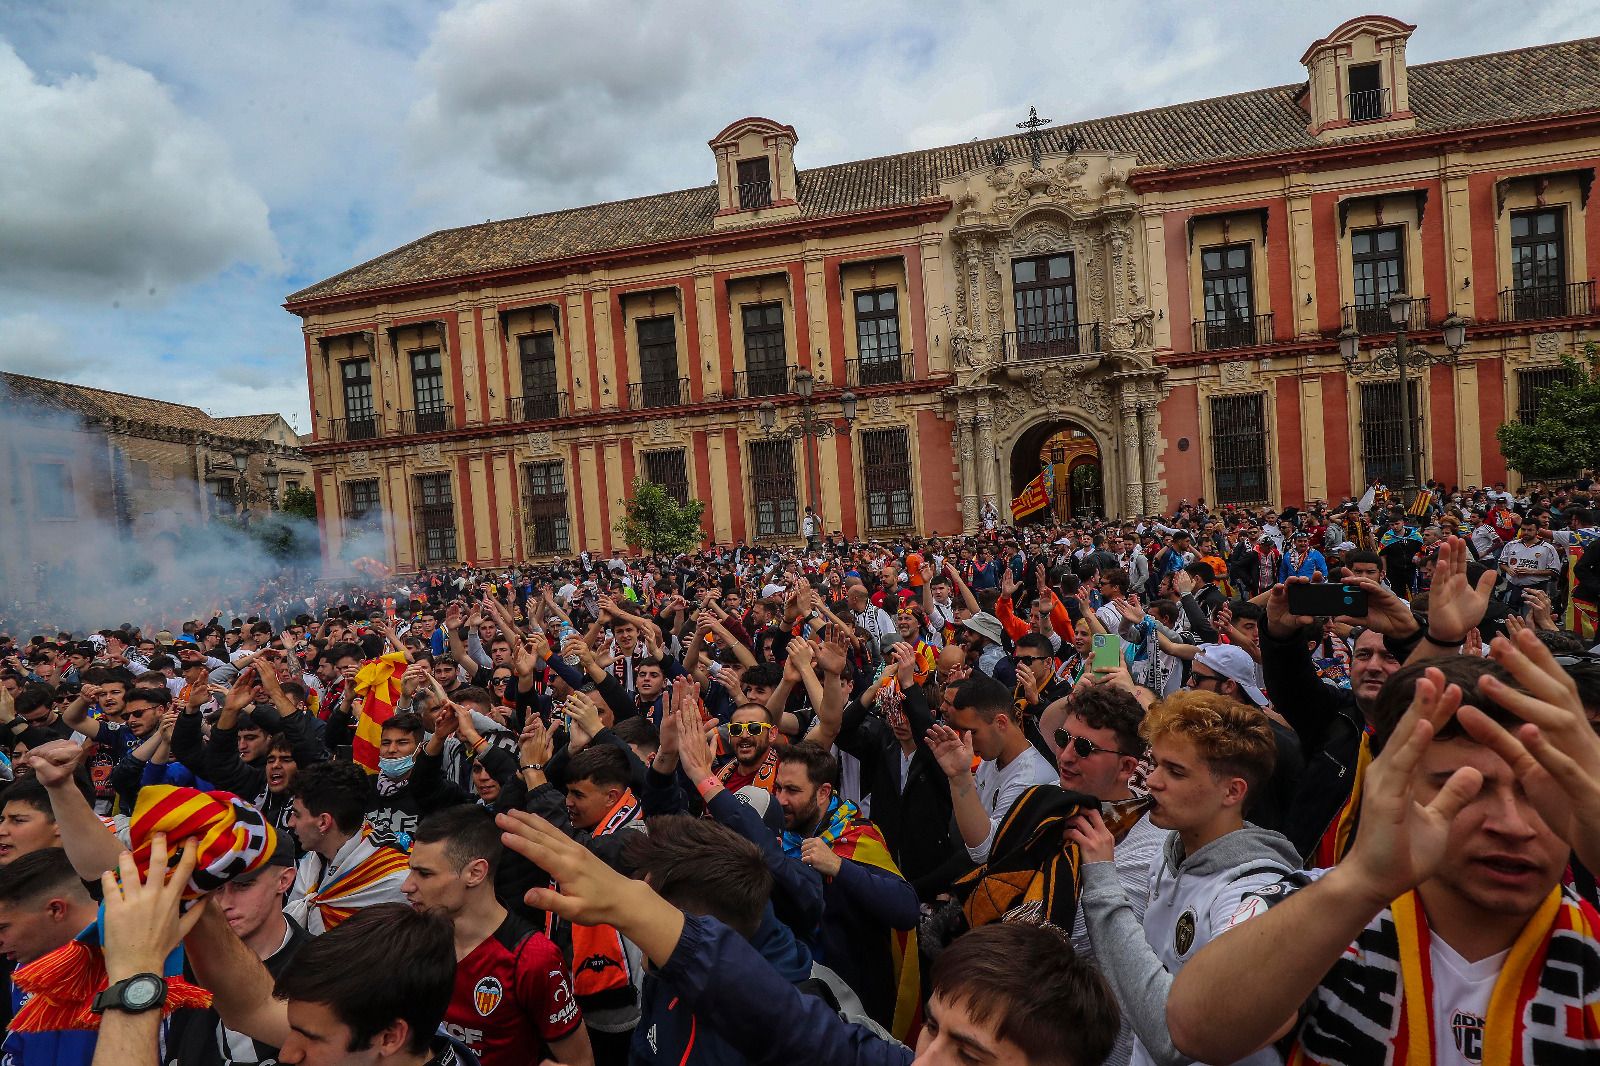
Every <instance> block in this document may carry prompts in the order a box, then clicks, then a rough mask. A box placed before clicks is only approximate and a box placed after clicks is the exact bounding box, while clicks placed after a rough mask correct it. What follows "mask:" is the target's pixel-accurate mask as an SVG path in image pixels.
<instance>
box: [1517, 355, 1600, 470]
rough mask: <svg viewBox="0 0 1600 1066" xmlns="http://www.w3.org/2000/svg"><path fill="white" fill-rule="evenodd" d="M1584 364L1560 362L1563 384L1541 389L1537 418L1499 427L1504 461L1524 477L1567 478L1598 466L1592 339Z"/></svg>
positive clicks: (1598, 362) (1597, 364)
mask: <svg viewBox="0 0 1600 1066" xmlns="http://www.w3.org/2000/svg"><path fill="white" fill-rule="evenodd" d="M1583 354H1584V358H1583V361H1582V362H1579V361H1578V360H1577V359H1573V358H1571V357H1570V356H1569V357H1567V358H1564V359H1562V361H1561V363H1562V366H1564V367H1565V368H1566V370H1567V373H1568V380H1567V381H1566V382H1564V383H1561V384H1557V385H1551V386H1550V387H1549V388H1545V389H1541V390H1540V391H1539V406H1538V415H1537V416H1536V417H1535V418H1534V420H1533V422H1531V423H1528V424H1523V423H1521V422H1507V423H1506V424H1505V425H1503V426H1501V427H1500V428H1499V429H1498V430H1496V431H1495V436H1496V437H1497V438H1498V439H1499V441H1500V452H1501V454H1502V455H1504V456H1505V457H1506V465H1507V466H1509V467H1511V469H1513V470H1515V471H1517V472H1518V473H1519V474H1521V475H1522V476H1523V477H1525V478H1530V479H1539V478H1557V477H1568V476H1570V475H1572V474H1575V473H1577V472H1578V471H1579V470H1581V469H1583V468H1585V467H1589V468H1593V467H1596V466H1600V355H1597V353H1596V349H1595V344H1594V342H1593V341H1591V342H1589V343H1588V344H1587V345H1585V346H1584V353H1583Z"/></svg>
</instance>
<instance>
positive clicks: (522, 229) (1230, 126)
mask: <svg viewBox="0 0 1600 1066" xmlns="http://www.w3.org/2000/svg"><path fill="white" fill-rule="evenodd" d="M1408 81H1409V86H1410V96H1411V110H1412V112H1413V113H1414V114H1415V116H1416V129H1415V131H1405V133H1404V134H1402V133H1389V134H1378V135H1376V136H1377V137H1380V138H1383V137H1396V136H1402V135H1409V134H1410V133H1412V132H1416V133H1437V132H1445V131H1449V130H1453V129H1462V128H1467V127H1472V126H1479V125H1484V124H1487V123H1500V122H1507V121H1516V120H1519V119H1531V118H1540V117H1546V116H1552V115H1560V114H1567V113H1572V112H1580V111H1590V110H1596V109H1600V37H1592V38H1588V39H1585V40H1579V41H1566V42H1562V43H1559V44H1550V45H1539V46H1536V47H1533V48H1524V49H1519V50H1517V51H1512V52H1501V53H1496V54H1493V55H1483V56H1472V57H1468V58H1465V59H1450V60H1445V61H1442V62H1438V63H1427V64H1422V65H1419V66H1413V67H1411V68H1410V70H1409V78H1408ZM1302 88H1303V86H1302V85H1300V84H1295V85H1279V86H1276V87H1274V88H1270V89H1257V90H1253V91H1251V92H1245V93H1236V94H1234V95H1232V96H1219V97H1215V98H1213V99H1210V100H1199V101H1194V102H1190V103H1183V104H1174V105H1171V106H1169V107H1160V108H1154V109H1152V110H1149V111H1137V112H1133V113H1131V114H1126V115H1118V116H1115V117H1112V118H1100V119H1088V120H1085V121H1082V122H1076V123H1071V124H1066V125H1062V126H1055V127H1050V128H1048V129H1046V130H1045V131H1044V132H1043V141H1044V150H1045V152H1047V153H1052V152H1061V151H1064V150H1065V149H1066V146H1067V142H1068V138H1069V136H1070V137H1075V138H1076V139H1077V144H1078V147H1079V148H1080V149H1083V150H1091V151H1093V150H1099V151H1117V152H1131V153H1133V154H1135V155H1136V156H1137V157H1138V161H1139V165H1140V166H1141V167H1146V166H1157V167H1159V166H1177V165H1183V164H1192V163H1201V162H1214V161H1221V160H1227V159H1243V158H1248V157H1251V156H1259V155H1270V154H1273V153H1277V152H1284V151H1293V150H1296V149H1303V148H1313V147H1316V146H1317V145H1318V143H1320V142H1318V141H1317V140H1316V138H1314V137H1312V136H1311V135H1310V134H1309V133H1308V132H1307V131H1306V124H1307V116H1306V112H1305V111H1304V110H1303V109H1302V108H1301V107H1300V106H1299V105H1298V104H1297V103H1295V97H1296V96H1297V94H1298V93H1299V92H1300V90H1301V89H1302ZM998 144H1004V145H1005V146H1006V147H1007V149H1008V150H1009V151H1010V152H1011V155H1012V157H1013V158H1021V157H1023V156H1025V155H1026V154H1027V143H1026V141H1025V140H1024V139H1023V138H1022V137H1020V136H1006V137H996V138H992V139H990V140H986V141H973V142H970V143H967V144H959V145H950V146H947V147H944V148H929V149H923V150H920V151H915V152H905V153H901V154H899V155H889V156H880V157H878V158H876V159H864V160H859V161H856V162H850V163H838V164H835V165H833V166H825V167H816V168H813V169H811V170H803V171H800V172H799V174H798V175H797V179H798V184H799V195H798V199H799V201H800V213H801V217H802V218H825V217H829V216H834V215H841V214H847V213H850V212H855V211H863V210H869V209H873V208H885V207H895V206H901V205H910V204H915V203H917V202H918V201H920V200H922V199H924V198H928V197H935V196H938V195H939V183H940V181H942V180H944V179H947V178H950V177H954V176H955V175H957V174H961V173H965V172H968V171H973V170H978V169H980V168H982V167H984V166H987V165H988V163H989V158H990V153H991V152H992V151H993V149H994V147H995V146H996V145H998ZM716 208H717V196H716V187H715V186H713V185H706V186H702V187H700V188H696V189H681V190H679V191H677V192H669V193H661V194H658V195H654V196H644V197H639V198H637V199H632V200H620V201H616V202H614V203H605V204H592V205H589V206H586V207H578V208H572V209H570V210H566V211H556V212H552V213H550V214H544V215H528V216H524V217H522V218H512V219H505V220H503V221H499V222H485V223H482V224H480V225H476V226H466V227H463V228H460V229H449V230H440V231H438V232H436V233H432V234H429V235H428V236H426V237H422V238H420V239H419V240H415V241H412V242H411V243H410V244H407V245H405V246H404V247H401V248H397V249H395V250H394V251H392V252H388V253H386V254H384V255H381V256H379V257H378V258H376V259H372V260H370V261H368V262H366V263H362V264H361V265H359V266H356V267H352V268H351V269H349V270H346V271H345V272H343V273H341V274H337V275H335V276H334V277H331V278H329V279H327V280H326V281H322V282H319V283H317V284H316V285H312V286H311V287H309V288H306V289H302V290H300V291H299V292H297V293H295V294H293V295H292V296H290V297H289V302H290V303H291V304H293V303H297V302H301V301H305V300H313V299H318V298H322V297H328V296H339V295H347V294H350V293H358V292H362V291H365V290H368V289H377V288H383V287H386V286H390V285H400V284H407V283H412V282H421V281H432V280H438V279H442V278H450V277H458V276H461V275H466V274H474V273H478V272H482V271H494V270H504V269H508V268H513V267H520V266H531V265H534V264H537V263H540V262H544V261H547V260H553V259H562V258H567V257H570V256H577V255H587V254H593V253H598V252H606V251H612V250H617V249H623V248H630V247H635V246H638V245H645V244H653V243H658V242H662V241H670V240H676V239H683V238H693V237H697V236H703V235H707V234H710V233H711V232H712V217H713V215H714V214H715V212H716Z"/></svg>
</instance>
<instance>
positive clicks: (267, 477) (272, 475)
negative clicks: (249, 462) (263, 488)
mask: <svg viewBox="0 0 1600 1066" xmlns="http://www.w3.org/2000/svg"><path fill="white" fill-rule="evenodd" d="M261 478H262V480H263V481H265V482H266V483H267V509H268V510H276V509H277V506H278V461H277V460H276V459H274V458H273V457H272V456H270V455H269V456H267V465H266V466H263V467H262V468H261Z"/></svg>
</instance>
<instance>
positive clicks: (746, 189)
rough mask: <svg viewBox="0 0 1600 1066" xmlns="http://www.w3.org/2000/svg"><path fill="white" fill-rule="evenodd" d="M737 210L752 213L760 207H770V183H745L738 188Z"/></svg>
mask: <svg viewBox="0 0 1600 1066" xmlns="http://www.w3.org/2000/svg"><path fill="white" fill-rule="evenodd" d="M738 189H739V210H741V211H754V210H756V209H758V208H762V207H771V206H772V182H771V181H770V180H768V181H747V182H745V183H744V184H743V185H740V186H738Z"/></svg>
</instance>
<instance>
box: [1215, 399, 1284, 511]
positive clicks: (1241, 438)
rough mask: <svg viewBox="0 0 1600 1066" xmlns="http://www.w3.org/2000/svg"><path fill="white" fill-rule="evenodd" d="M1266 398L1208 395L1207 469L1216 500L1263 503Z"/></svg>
mask: <svg viewBox="0 0 1600 1066" xmlns="http://www.w3.org/2000/svg"><path fill="white" fill-rule="evenodd" d="M1266 409H1267V397H1266V394H1265V393H1261V392H1253V393H1249V394H1248V395H1244V396H1213V397H1212V398H1211V469H1212V473H1213V475H1214V476H1215V478H1216V482H1217V502H1218V503H1240V504H1243V503H1266V502H1267V500H1268V498H1269V496H1270V494H1269V493H1268V491H1267V416H1266Z"/></svg>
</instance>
